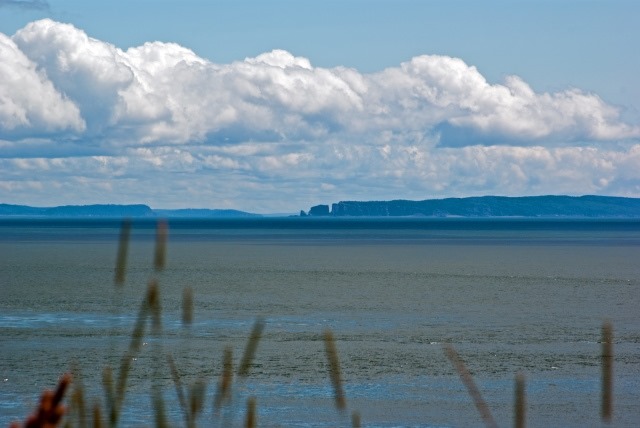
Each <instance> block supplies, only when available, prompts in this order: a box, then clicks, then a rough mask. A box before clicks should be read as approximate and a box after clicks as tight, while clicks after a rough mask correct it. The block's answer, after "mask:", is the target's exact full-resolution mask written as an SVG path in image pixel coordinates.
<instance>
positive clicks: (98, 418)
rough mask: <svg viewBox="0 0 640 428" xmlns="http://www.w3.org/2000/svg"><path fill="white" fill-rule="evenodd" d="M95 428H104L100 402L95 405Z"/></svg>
mask: <svg viewBox="0 0 640 428" xmlns="http://www.w3.org/2000/svg"><path fill="white" fill-rule="evenodd" d="M93 428H102V412H101V411H100V404H98V403H95V404H94V406H93Z"/></svg>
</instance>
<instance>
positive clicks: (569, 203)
mask: <svg viewBox="0 0 640 428" xmlns="http://www.w3.org/2000/svg"><path fill="white" fill-rule="evenodd" d="M274 216H281V217H285V216H287V215H286V214H283V215H269V214H266V215H265V214H254V213H250V212H245V211H239V210H232V209H197V208H185V209H171V210H168V209H153V208H151V207H149V206H148V205H143V204H133V205H117V204H94V205H62V206H55V207H32V206H27V205H11V204H0V218H16V217H31V218H33V217H44V218H52V217H53V218H125V217H128V218H154V217H155V218H199V219H207V218H260V217H274ZM289 217H431V218H439V217H463V218H464V217H468V218H484V217H487V218H488V217H492V218H495V217H525V218H640V198H623V197H615V196H521V197H507V196H480V197H468V198H446V199H427V200H423V201H409V200H393V201H341V202H337V203H333V204H331V206H329V205H316V206H313V207H311V209H309V211H308V212H305V211H300V214H299V216H296V215H290V216H289Z"/></svg>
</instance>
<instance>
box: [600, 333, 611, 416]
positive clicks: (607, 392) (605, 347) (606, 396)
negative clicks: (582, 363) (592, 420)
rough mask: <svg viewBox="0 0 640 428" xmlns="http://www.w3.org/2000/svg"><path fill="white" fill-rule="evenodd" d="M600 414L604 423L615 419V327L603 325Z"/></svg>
mask: <svg viewBox="0 0 640 428" xmlns="http://www.w3.org/2000/svg"><path fill="white" fill-rule="evenodd" d="M600 414H601V416H602V421H603V422H604V423H607V424H608V423H610V422H611V418H612V417H613V326H612V325H611V322H609V321H605V322H604V323H603V325H602V406H601V411H600Z"/></svg>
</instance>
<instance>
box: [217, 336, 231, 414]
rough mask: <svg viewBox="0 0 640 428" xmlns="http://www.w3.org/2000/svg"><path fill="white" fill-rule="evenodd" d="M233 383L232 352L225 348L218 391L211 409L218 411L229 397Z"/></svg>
mask: <svg viewBox="0 0 640 428" xmlns="http://www.w3.org/2000/svg"><path fill="white" fill-rule="evenodd" d="M232 381H233V351H232V350H231V348H230V347H227V348H225V350H224V356H223V369H222V374H221V375H220V380H219V381H218V390H217V391H216V395H215V397H214V401H213V408H214V409H215V410H216V412H217V411H219V410H220V407H221V406H222V404H223V403H224V402H226V401H228V400H229V399H230V397H231V382H232Z"/></svg>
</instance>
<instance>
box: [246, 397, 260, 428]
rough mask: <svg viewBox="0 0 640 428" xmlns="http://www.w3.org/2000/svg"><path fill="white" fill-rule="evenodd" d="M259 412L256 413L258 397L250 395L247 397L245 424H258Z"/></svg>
mask: <svg viewBox="0 0 640 428" xmlns="http://www.w3.org/2000/svg"><path fill="white" fill-rule="evenodd" d="M257 420H258V417H257V414H256V398H255V397H249V398H248V399H247V419H246V421H245V424H244V426H245V427H246V428H255V427H256V426H257Z"/></svg>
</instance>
